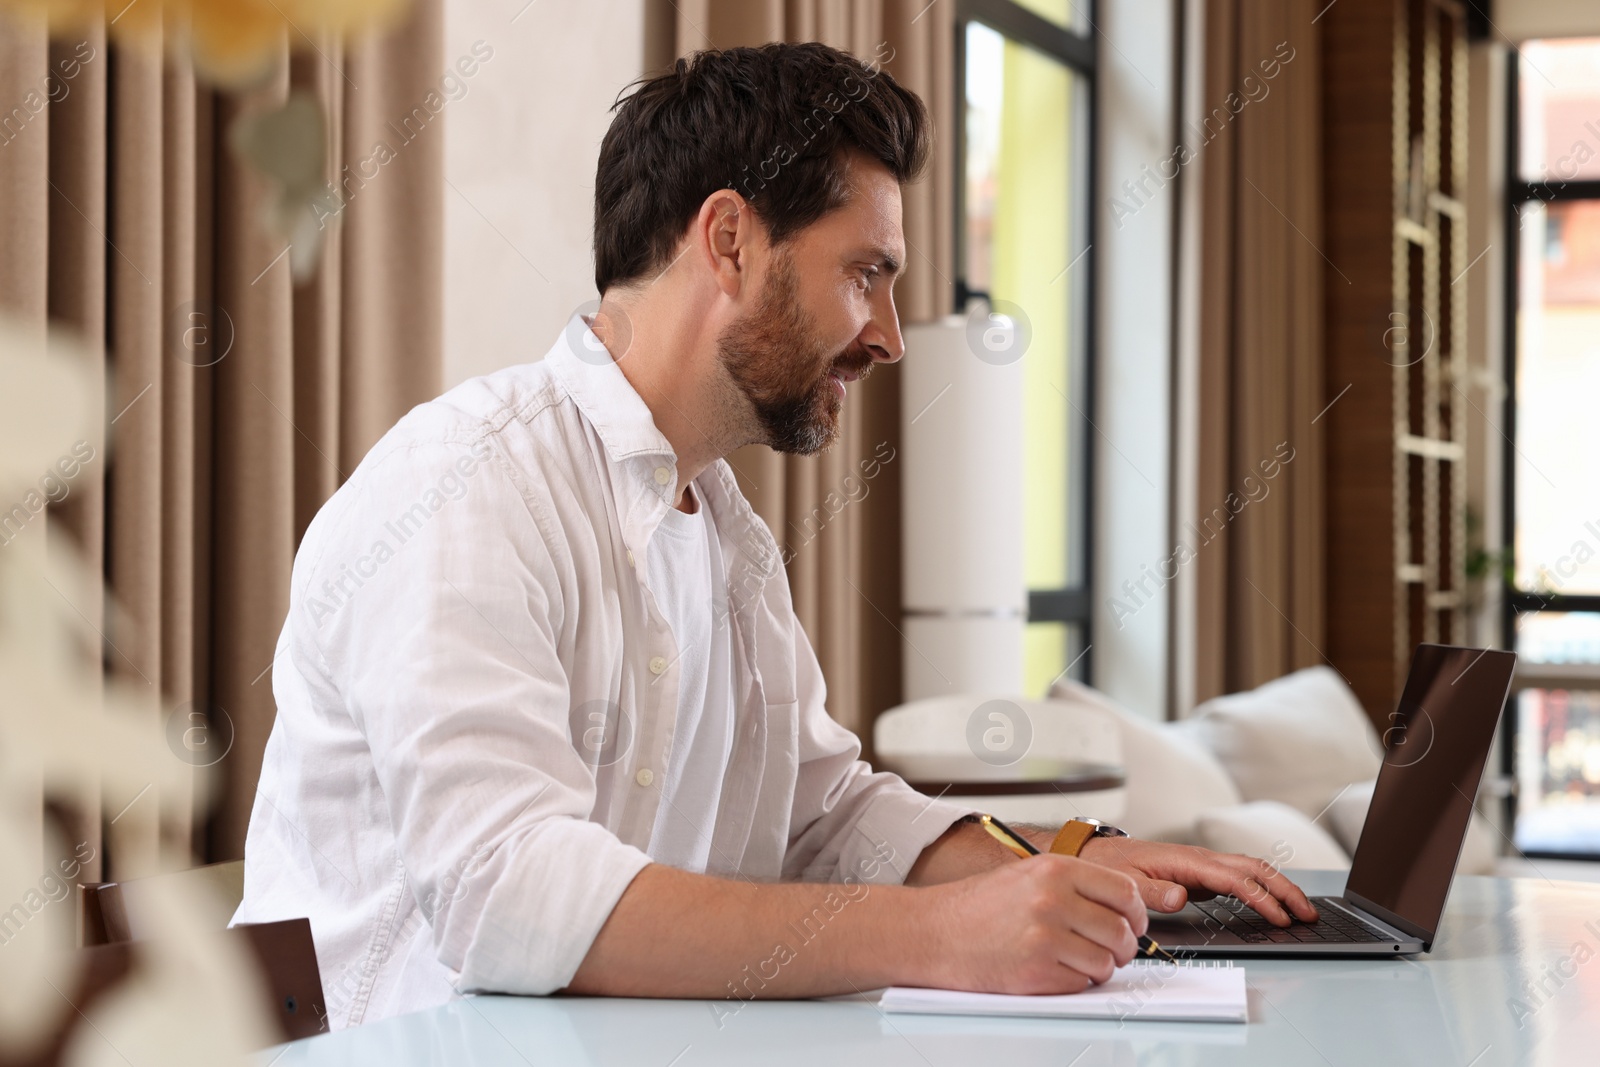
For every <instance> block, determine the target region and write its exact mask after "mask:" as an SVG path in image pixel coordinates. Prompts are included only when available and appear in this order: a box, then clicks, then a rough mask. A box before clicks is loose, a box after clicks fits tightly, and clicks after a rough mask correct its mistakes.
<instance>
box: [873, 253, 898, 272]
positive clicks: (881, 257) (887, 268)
mask: <svg viewBox="0 0 1600 1067" xmlns="http://www.w3.org/2000/svg"><path fill="white" fill-rule="evenodd" d="M867 255H868V256H875V257H877V260H878V265H879V266H881V267H882V268H883V271H884V273H885V274H898V273H900V259H899V257H898V256H896V255H895V254H894V253H893V252H891V251H889V250H888V249H887V248H869V249H867Z"/></svg>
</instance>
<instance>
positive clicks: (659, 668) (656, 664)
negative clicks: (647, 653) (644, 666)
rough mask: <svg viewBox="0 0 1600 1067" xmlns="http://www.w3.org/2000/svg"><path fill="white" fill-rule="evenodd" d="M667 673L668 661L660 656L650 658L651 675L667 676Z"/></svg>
mask: <svg viewBox="0 0 1600 1067" xmlns="http://www.w3.org/2000/svg"><path fill="white" fill-rule="evenodd" d="M666 671H667V661H666V660H664V659H662V658H661V657H660V656H651V657H650V673H651V674H665V673H666Z"/></svg>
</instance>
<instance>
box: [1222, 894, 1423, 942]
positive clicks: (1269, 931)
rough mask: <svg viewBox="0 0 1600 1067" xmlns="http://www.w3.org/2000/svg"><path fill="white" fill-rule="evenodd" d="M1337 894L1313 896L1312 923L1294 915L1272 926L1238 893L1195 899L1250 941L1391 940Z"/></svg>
mask: <svg viewBox="0 0 1600 1067" xmlns="http://www.w3.org/2000/svg"><path fill="white" fill-rule="evenodd" d="M1337 900H1338V898H1337V897H1312V898H1311V903H1312V904H1314V905H1316V909H1317V913H1318V914H1319V915H1320V916H1321V918H1320V919H1319V920H1318V921H1317V922H1314V923H1303V922H1300V921H1299V920H1298V919H1296V920H1295V921H1294V922H1293V923H1292V924H1290V925H1289V926H1287V927H1282V926H1273V925H1272V923H1270V922H1268V921H1267V920H1266V918H1265V917H1263V916H1261V915H1260V914H1258V913H1257V912H1256V911H1255V910H1254V909H1253V908H1251V907H1250V905H1248V904H1246V903H1245V902H1244V901H1242V900H1240V899H1239V898H1238V897H1217V898H1216V899H1214V900H1206V901H1201V902H1200V903H1197V904H1196V905H1195V907H1197V908H1199V909H1200V910H1201V911H1202V912H1204V913H1205V914H1206V915H1208V916H1210V917H1211V918H1213V919H1215V920H1217V921H1218V922H1220V923H1222V924H1224V925H1225V926H1226V927H1227V929H1229V930H1232V931H1233V932H1234V933H1236V934H1238V935H1239V937H1241V938H1242V939H1244V940H1245V941H1247V942H1250V943H1251V944H1278V945H1290V944H1296V943H1302V944H1303V943H1316V942H1336V943H1339V944H1349V943H1351V942H1362V941H1392V940H1394V938H1393V937H1392V936H1391V935H1389V934H1386V933H1384V932H1383V931H1382V930H1379V929H1378V928H1377V927H1374V926H1369V925H1367V924H1366V923H1364V922H1362V921H1361V920H1359V919H1357V918H1355V917H1354V916H1352V915H1350V914H1349V913H1348V912H1346V911H1344V910H1343V909H1342V908H1341V907H1340V905H1339V904H1338V903H1337Z"/></svg>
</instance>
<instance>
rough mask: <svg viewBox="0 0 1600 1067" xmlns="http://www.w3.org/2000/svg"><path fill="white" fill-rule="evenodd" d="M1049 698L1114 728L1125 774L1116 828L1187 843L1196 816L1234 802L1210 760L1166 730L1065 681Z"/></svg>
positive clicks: (1200, 749) (1236, 792)
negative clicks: (1101, 715) (1101, 716)
mask: <svg viewBox="0 0 1600 1067" xmlns="http://www.w3.org/2000/svg"><path fill="white" fill-rule="evenodd" d="M1050 696H1051V698H1052V699H1053V700H1056V701H1060V702H1062V703H1064V704H1069V705H1075V706H1078V707H1090V708H1099V709H1101V710H1103V711H1105V712H1108V713H1109V714H1110V715H1111V717H1112V720H1113V721H1114V722H1115V723H1116V724H1117V727H1118V729H1119V730H1120V731H1121V735H1122V745H1121V747H1122V767H1123V770H1124V772H1125V773H1126V775H1127V800H1126V803H1125V805H1124V807H1123V811H1122V816H1121V818H1120V819H1119V820H1118V822H1117V825H1118V826H1120V827H1121V828H1122V829H1124V830H1126V831H1128V833H1130V834H1132V835H1133V836H1135V837H1143V838H1146V839H1148V840H1151V841H1177V842H1181V843H1185V844H1193V843H1195V841H1194V823H1195V815H1196V813H1198V812H1200V811H1202V810H1204V809H1206V808H1222V807H1230V806H1232V805H1235V804H1237V803H1239V790H1238V789H1237V788H1235V787H1234V784H1233V782H1232V781H1231V780H1230V779H1229V778H1228V773H1227V771H1225V770H1224V769H1223V767H1222V765H1221V764H1220V763H1218V762H1217V760H1216V758H1215V757H1214V756H1212V755H1211V753H1210V752H1208V751H1207V750H1206V749H1204V748H1203V747H1201V746H1199V745H1196V744H1194V743H1193V742H1192V741H1189V740H1186V739H1184V738H1183V737H1182V736H1181V734H1179V733H1178V732H1177V731H1175V730H1174V729H1173V727H1172V726H1171V725H1167V724H1163V723H1157V722H1154V721H1152V720H1150V719H1148V718H1145V717H1144V716H1142V715H1139V714H1137V713H1135V712H1132V711H1128V710H1127V709H1125V708H1123V707H1121V706H1119V705H1118V704H1117V703H1116V702H1115V701H1113V700H1111V698H1110V697H1107V696H1106V695H1105V694H1104V693H1101V692H1099V691H1098V690H1095V689H1091V688H1089V687H1088V686H1086V685H1082V684H1080V683H1078V682H1074V681H1071V680H1068V679H1063V680H1062V681H1059V682H1057V683H1056V684H1055V685H1054V686H1053V687H1052V688H1051V690H1050Z"/></svg>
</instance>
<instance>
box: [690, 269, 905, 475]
mask: <svg viewBox="0 0 1600 1067" xmlns="http://www.w3.org/2000/svg"><path fill="white" fill-rule="evenodd" d="M798 288H799V278H798V276H797V274H796V273H795V269H794V262H793V261H792V260H791V259H790V257H789V256H788V255H785V254H783V253H778V254H777V255H776V256H775V257H774V260H773V265H772V274H771V276H770V277H769V278H768V279H767V283H766V286H765V287H764V288H763V289H762V291H761V298H760V300H759V301H758V302H757V304H756V307H755V310H754V311H752V312H751V313H750V314H748V315H746V316H745V317H744V318H742V319H740V320H738V321H737V322H735V323H733V324H731V325H730V326H729V327H728V328H727V329H726V330H724V331H723V333H722V336H720V337H718V338H717V353H718V355H719V356H720V357H721V359H722V365H723V367H724V368H725V369H726V370H727V372H728V375H729V377H731V378H732V379H733V383H734V385H736V386H737V387H738V389H739V391H740V392H741V393H743V394H744V396H745V399H746V400H748V401H749V402H750V406H751V408H752V409H753V410H754V411H755V416H756V419H757V421H758V422H760V424H761V428H762V430H763V431H764V433H765V443H766V444H767V445H769V446H770V447H771V448H772V449H773V450H774V451H777V452H785V453H789V454H791V455H798V456H810V455H814V454H816V453H818V452H821V451H822V450H823V449H825V448H827V447H828V446H829V445H831V444H833V442H834V440H835V439H836V438H837V437H838V436H839V412H840V410H841V407H842V404H841V401H840V399H839V395H838V393H837V392H836V391H835V390H834V387H833V383H832V382H831V381H829V380H828V376H829V374H830V373H831V372H833V371H835V370H837V371H840V372H842V373H844V374H851V373H854V374H856V375H857V376H858V379H857V380H865V378H866V377H867V375H868V374H870V373H871V372H872V366H873V363H872V356H871V354H870V353H868V352H866V351H864V350H860V351H858V350H857V346H852V347H851V348H850V349H847V350H845V351H844V352H837V353H836V352H833V351H832V346H831V345H829V344H827V343H826V342H824V341H822V340H820V339H818V338H817V337H815V336H814V334H813V332H812V330H811V323H810V322H809V320H808V319H807V318H806V316H805V312H804V311H803V310H802V309H801V307H800V301H799V297H798V295H797V290H798ZM830 357H831V358H830Z"/></svg>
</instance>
